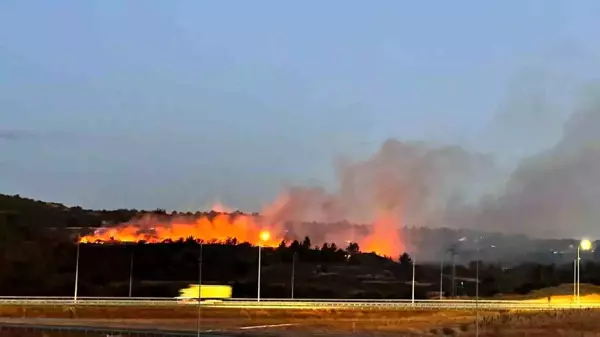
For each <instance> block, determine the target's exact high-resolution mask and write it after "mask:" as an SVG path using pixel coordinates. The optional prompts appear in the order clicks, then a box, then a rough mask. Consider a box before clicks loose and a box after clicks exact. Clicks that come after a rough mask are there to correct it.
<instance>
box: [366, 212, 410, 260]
mask: <svg viewBox="0 0 600 337" xmlns="http://www.w3.org/2000/svg"><path fill="white" fill-rule="evenodd" d="M361 247H362V250H363V251H365V252H374V253H376V254H377V255H380V256H388V257H391V258H393V259H396V258H398V256H399V255H400V253H401V252H402V251H403V249H404V247H403V245H402V241H401V240H400V237H399V236H398V225H397V218H396V217H395V216H394V215H391V214H387V213H384V214H382V215H380V216H379V217H378V218H377V219H376V220H375V221H374V222H373V231H372V232H371V234H370V235H369V236H367V237H366V238H365V239H364V240H363V242H362V245H361Z"/></svg>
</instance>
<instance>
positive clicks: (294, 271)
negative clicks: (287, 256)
mask: <svg viewBox="0 0 600 337" xmlns="http://www.w3.org/2000/svg"><path fill="white" fill-rule="evenodd" d="M296 255H297V253H296V252H294V255H292V294H291V295H292V299H294V283H295V282H294V281H295V278H296Z"/></svg>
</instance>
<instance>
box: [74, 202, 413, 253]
mask: <svg viewBox="0 0 600 337" xmlns="http://www.w3.org/2000/svg"><path fill="white" fill-rule="evenodd" d="M215 213H216V214H211V215H202V216H200V217H193V216H175V217H168V216H161V215H146V216H143V217H142V218H140V219H136V220H132V221H129V222H126V223H122V224H119V225H116V226H115V227H110V228H100V229H97V230H96V231H94V232H93V233H92V234H89V235H86V236H83V237H81V238H80V240H79V242H81V243H92V244H102V243H108V242H115V243H131V242H145V243H162V242H168V241H178V240H187V239H190V238H191V239H193V240H196V241H202V242H205V243H226V242H231V241H232V240H234V239H235V240H236V241H237V242H238V243H243V242H247V243H250V244H252V245H255V246H258V245H260V246H264V247H277V246H278V245H279V244H280V243H281V242H282V241H283V242H285V243H286V244H290V243H291V240H293V239H298V240H302V239H303V238H304V236H305V235H306V236H309V237H310V233H300V234H301V235H302V236H301V237H297V238H288V237H286V230H285V228H284V226H283V225H282V224H280V223H275V224H272V223H270V222H269V221H268V220H266V219H268V217H261V216H254V215H248V214H241V213H231V214H228V213H218V212H215ZM323 225H324V226H326V225H327V224H323ZM340 235H344V238H345V234H340ZM344 241H347V240H343V239H342V238H341V237H340V238H339V240H337V242H336V240H334V242H335V243H340V242H344ZM354 241H355V242H357V243H358V244H359V246H360V247H361V251H363V252H374V253H376V254H378V255H381V256H388V257H393V258H397V257H398V256H399V253H400V252H401V249H402V248H403V247H402V242H401V240H400V237H399V236H398V234H397V229H396V228H395V219H394V217H392V216H389V215H387V216H382V215H380V216H379V218H378V219H376V220H375V221H373V222H372V224H371V232H370V234H369V235H366V236H365V237H362V238H355V240H354ZM323 243H324V242H313V244H316V245H317V246H320V245H322V244H323ZM340 247H342V246H340ZM342 248H343V247H342Z"/></svg>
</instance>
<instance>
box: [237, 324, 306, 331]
mask: <svg viewBox="0 0 600 337" xmlns="http://www.w3.org/2000/svg"><path fill="white" fill-rule="evenodd" d="M292 325H296V324H293V323H284V324H269V325H253V326H243V327H241V328H238V329H239V330H252V329H266V328H280V327H284V326H292Z"/></svg>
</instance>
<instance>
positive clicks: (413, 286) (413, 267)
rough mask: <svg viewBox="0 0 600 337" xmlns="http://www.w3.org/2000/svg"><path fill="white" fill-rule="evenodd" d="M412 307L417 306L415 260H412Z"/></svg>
mask: <svg viewBox="0 0 600 337" xmlns="http://www.w3.org/2000/svg"><path fill="white" fill-rule="evenodd" d="M412 305H413V306H414V305H415V259H414V258H413V260H412Z"/></svg>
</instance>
